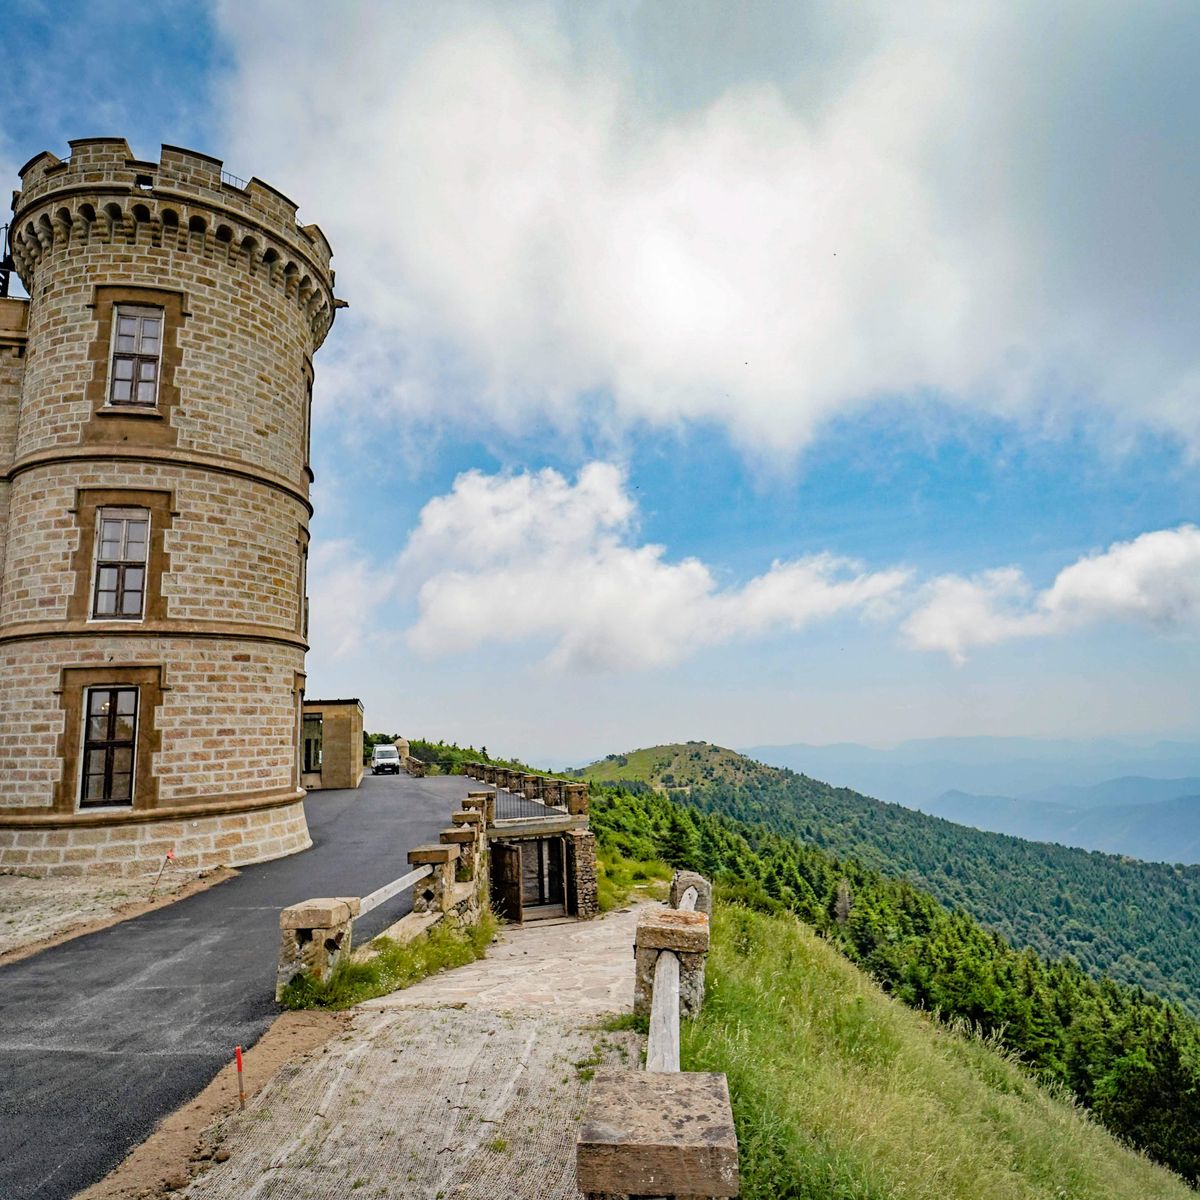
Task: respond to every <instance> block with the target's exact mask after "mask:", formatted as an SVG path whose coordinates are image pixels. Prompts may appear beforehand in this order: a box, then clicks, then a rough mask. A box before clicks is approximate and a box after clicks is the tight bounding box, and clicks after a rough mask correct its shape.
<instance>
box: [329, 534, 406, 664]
mask: <svg viewBox="0 0 1200 1200" xmlns="http://www.w3.org/2000/svg"><path fill="white" fill-rule="evenodd" d="M395 590H396V578H395V573H394V571H393V569H392V564H391V563H385V564H376V563H373V562H372V561H371V560H370V559H368V558H367V557H365V556H364V555H363V554H361V553H360V552H359V550H358V549H357V548H356V547H355V545H354V543H353V542H350V541H347V540H345V539H335V540H329V541H322V540H320V539H318V540H317V541H315V542H314V543H313V545H312V549H311V550H310V552H309V558H308V595H309V597H310V600H309V604H310V608H309V620H308V630H309V638H310V640H311V643H312V648H313V655H314V657H315V658H316V659H318V660H321V661H324V660H326V659H335V658H341V657H344V656H345V655H347V654H349V653H350V652H351V651H353V650H356V649H358V648H359V647H360V646H361V645H362V644H363V643H364V642H366V641H369V640H370V639H371V637H372V633H373V630H374V629H375V624H376V622H375V618H376V614H377V613H378V610H379V609H380V607H381V606H382V605H384V604H385V603H387V601H388V600H390V599H391V598H392V597H393V595H394V593H395Z"/></svg>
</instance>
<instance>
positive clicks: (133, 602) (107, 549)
mask: <svg viewBox="0 0 1200 1200" xmlns="http://www.w3.org/2000/svg"><path fill="white" fill-rule="evenodd" d="M98 515H99V520H98V521H97V522H96V569H95V581H96V582H95V585H94V589H93V594H92V616H93V617H94V618H100V619H102V620H109V621H113V620H121V621H140V620H141V618H142V612H143V609H144V606H145V600H146V548H147V545H148V544H149V541H150V513H149V512H148V511H147V510H146V509H144V508H102V509H101V510H100V512H99V514H98Z"/></svg>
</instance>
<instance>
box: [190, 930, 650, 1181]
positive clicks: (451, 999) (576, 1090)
mask: <svg viewBox="0 0 1200 1200" xmlns="http://www.w3.org/2000/svg"><path fill="white" fill-rule="evenodd" d="M637 917H638V909H636V908H635V909H631V910H628V911H625V912H622V913H614V914H611V915H610V916H608V917H606V918H602V919H599V920H596V921H589V922H575V921H571V922H563V923H560V924H549V923H537V924H531V925H528V926H524V927H512V928H507V929H505V931H504V933H503V934H502V937H501V941H500V942H499V943H498V944H497V945H494V946H493V947H492V948H491V950H490V951H489V954H488V957H487V958H485V959H482V960H480V961H479V962H476V963H472V964H471V965H469V966H466V967H460V968H458V969H457V970H454V971H447V972H444V973H443V974H441V975H437V976H434V977H432V978H430V979H427V980H423V981H422V982H421V983H419V984H416V985H414V986H413V987H411V988H409V989H407V990H406V991H403V992H398V993H395V994H394V995H392V996H388V997H384V998H382V999H379V1000H373V1001H370V1002H369V1003H368V1004H366V1005H363V1006H362V1007H361V1008H360V1009H358V1010H357V1011H356V1014H355V1017H354V1020H353V1022H352V1024H351V1026H350V1028H349V1030H348V1031H347V1032H346V1034H345V1035H343V1036H342V1037H341V1038H339V1039H338V1040H336V1041H334V1042H333V1043H331V1044H329V1045H327V1046H326V1047H324V1049H323V1050H322V1051H320V1052H316V1053H314V1054H312V1055H310V1056H309V1057H308V1058H307V1059H303V1060H300V1061H298V1062H293V1063H289V1064H288V1065H287V1066H285V1067H284V1068H283V1069H282V1070H281V1071H280V1072H279V1073H278V1074H277V1075H276V1076H275V1078H274V1079H273V1080H272V1081H271V1082H270V1083H269V1084H268V1085H267V1086H266V1087H265V1088H264V1089H263V1091H262V1092H261V1093H260V1094H259V1095H258V1096H257V1097H256V1098H255V1100H254V1101H253V1102H252V1103H251V1104H250V1105H249V1106H248V1107H247V1110H246V1112H245V1114H243V1115H235V1116H234V1117H232V1118H230V1119H229V1121H228V1122H226V1124H225V1125H224V1126H223V1127H222V1128H220V1129H219V1130H218V1131H217V1138H218V1139H219V1140H220V1141H221V1143H222V1149H223V1150H224V1151H225V1152H227V1153H228V1154H229V1158H228V1161H226V1162H224V1163H221V1164H218V1165H215V1166H213V1167H211V1168H210V1169H209V1170H208V1171H206V1172H205V1173H204V1174H202V1175H200V1176H199V1177H198V1178H197V1179H196V1180H195V1181H194V1182H193V1183H192V1184H191V1186H190V1187H189V1188H188V1190H187V1192H186V1195H187V1197H188V1200H342V1198H343V1197H348V1196H353V1197H363V1198H364V1200H366V1198H370V1200H383V1198H384V1197H387V1198H388V1200H434V1198H435V1197H441V1198H443V1200H576V1197H577V1196H578V1193H577V1191H576V1190H575V1135H576V1132H577V1129H578V1126H579V1120H580V1117H581V1116H582V1113H583V1108H584V1105H585V1104H586V1100H587V1092H588V1083H589V1081H590V1079H591V1077H592V1074H593V1072H594V1071H595V1070H596V1068H597V1067H598V1066H601V1065H609V1064H613V1065H616V1064H621V1063H625V1064H628V1065H635V1064H636V1062H637V1056H638V1053H639V1051H640V1039H639V1038H638V1037H637V1035H636V1034H633V1033H628V1032H622V1033H606V1032H604V1030H603V1029H602V1027H601V1024H600V1022H599V1020H598V1018H599V1016H600V1014H603V1013H613V1012H615V1013H627V1012H629V1011H630V1009H631V1007H632V1003H633V953H632V946H633V937H634V931H635V928H636V925H637Z"/></svg>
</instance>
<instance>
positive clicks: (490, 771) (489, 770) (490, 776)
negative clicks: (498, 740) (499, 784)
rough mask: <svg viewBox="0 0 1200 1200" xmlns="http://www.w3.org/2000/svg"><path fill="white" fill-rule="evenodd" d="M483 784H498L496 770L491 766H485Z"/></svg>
mask: <svg viewBox="0 0 1200 1200" xmlns="http://www.w3.org/2000/svg"><path fill="white" fill-rule="evenodd" d="M483 782H484V783H491V784H494V783H495V782H496V768H495V767H493V766H491V765H490V764H486V763H485V764H484V768H483Z"/></svg>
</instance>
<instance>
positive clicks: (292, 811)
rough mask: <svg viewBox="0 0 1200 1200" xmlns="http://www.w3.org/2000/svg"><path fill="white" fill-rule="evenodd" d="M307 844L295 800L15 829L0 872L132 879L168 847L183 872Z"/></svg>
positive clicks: (153, 867)
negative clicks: (218, 811)
mask: <svg viewBox="0 0 1200 1200" xmlns="http://www.w3.org/2000/svg"><path fill="white" fill-rule="evenodd" d="M311 845H312V838H311V837H310V836H309V833H308V825H307V824H306V822H305V820H304V805H303V803H302V802H300V801H295V802H293V803H291V804H286V805H280V806H278V807H275V808H266V809H261V808H260V809H255V810H253V811H250V812H245V813H226V814H222V815H219V816H194V817H189V818H186V819H183V820H171V819H164V820H160V821H149V822H145V821H143V822H126V823H122V824H119V825H107V826H88V827H75V828H56V829H28V830H23V829H19V830H16V831H14V832H9V833H7V834H6V836H5V837H4V838H3V839H2V840H0V871H4V870H20V871H35V872H37V873H38V874H39V875H81V874H84V873H85V872H94V871H95V870H97V869H99V870H102V871H104V873H105V874H107V875H118V876H123V877H137V876H144V875H147V874H149V873H151V872H152V871H153V872H157V871H158V868H159V867H160V866H161V865H162V862H163V860H164V858H165V856H166V853H167V851H168V850H170V851H172V852H173V853H174V855H175V862H176V863H177V864H178V865H179V866H180V867H182V868H184V869H185V870H203V869H205V868H209V867H218V866H227V867H243V866H247V865H248V864H250V863H256V862H266V861H268V860H270V859H273V858H281V857H283V856H284V855H286V854H295V853H297V852H298V851H300V850H306V849H307V848H308V847H309V846H311ZM168 869H169V868H168Z"/></svg>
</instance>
